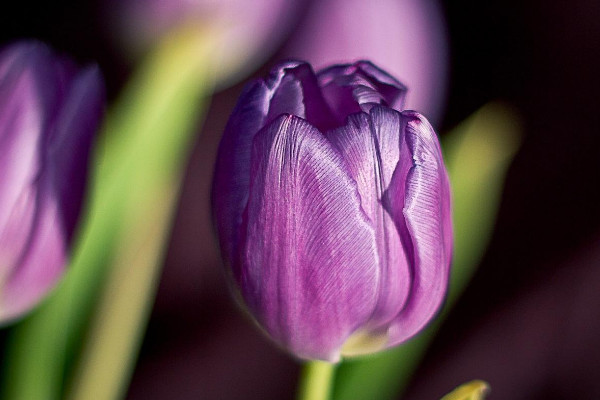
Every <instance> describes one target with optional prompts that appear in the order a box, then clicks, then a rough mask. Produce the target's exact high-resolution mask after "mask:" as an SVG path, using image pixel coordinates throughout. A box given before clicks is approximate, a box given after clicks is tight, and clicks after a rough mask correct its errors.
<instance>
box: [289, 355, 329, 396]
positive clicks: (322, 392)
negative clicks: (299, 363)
mask: <svg viewBox="0 0 600 400" xmlns="http://www.w3.org/2000/svg"><path fill="white" fill-rule="evenodd" d="M336 366H337V364H332V363H328V362H324V361H309V362H307V363H306V364H305V365H304V369H303V370H302V375H301V377H300V387H299V388H298V400H328V399H329V398H331V391H332V389H333V379H334V377H335V368H336Z"/></svg>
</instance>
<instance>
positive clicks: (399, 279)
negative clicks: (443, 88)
mask: <svg viewBox="0 0 600 400" xmlns="http://www.w3.org/2000/svg"><path fill="white" fill-rule="evenodd" d="M400 131H401V117H400V113H398V112H396V111H394V110H391V109H389V108H384V107H381V106H377V107H374V108H373V109H372V110H371V113H370V115H368V114H365V113H359V114H353V115H351V116H350V117H349V118H348V121H347V124H346V126H344V127H342V128H338V129H336V130H333V131H330V132H328V133H327V138H328V139H329V141H330V142H331V143H333V144H334V146H335V147H336V148H337V149H338V150H339V151H340V153H341V154H342V156H343V157H344V159H345V161H346V162H347V164H348V169H349V171H350V176H351V177H352V178H353V179H354V180H355V181H356V183H357V185H358V191H359V193H360V198H361V205H362V208H363V210H364V211H365V213H366V214H367V216H368V217H369V218H370V220H371V223H372V224H373V226H374V227H375V230H376V233H377V248H378V249H380V251H379V263H378V264H379V269H380V274H381V279H380V285H381V286H380V288H379V300H378V303H377V308H376V310H375V312H374V314H373V316H372V317H371V320H370V323H369V326H368V327H367V328H368V329H369V330H378V329H379V328H380V327H382V326H385V325H386V324H387V323H389V322H390V321H391V320H392V319H393V318H394V317H396V315H397V314H398V313H399V312H400V310H401V309H402V307H403V306H404V303H405V301H406V299H407V296H408V294H409V290H410V284H411V271H410V268H409V265H408V260H407V257H406V254H405V251H404V249H403V246H402V240H401V238H400V235H399V233H398V230H397V229H396V225H395V223H394V220H393V219H392V217H391V216H390V214H389V213H388V212H387V211H386V210H385V209H384V207H383V205H382V202H381V200H382V198H383V193H384V191H385V190H386V189H387V188H388V186H389V184H390V182H391V180H392V175H393V173H394V170H395V168H396V165H397V164H398V160H399V156H400V146H399V143H400Z"/></svg>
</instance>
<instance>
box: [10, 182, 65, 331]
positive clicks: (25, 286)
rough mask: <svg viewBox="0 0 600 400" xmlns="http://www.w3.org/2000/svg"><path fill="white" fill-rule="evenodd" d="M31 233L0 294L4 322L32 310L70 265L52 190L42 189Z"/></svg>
mask: <svg viewBox="0 0 600 400" xmlns="http://www.w3.org/2000/svg"><path fill="white" fill-rule="evenodd" d="M37 199H38V201H37V202H38V204H37V205H36V206H37V207H38V208H37V209H36V212H35V216H34V225H33V227H32V230H31V231H30V232H28V233H29V236H28V241H27V251H26V252H25V253H23V254H22V255H21V257H20V259H19V260H18V261H19V262H18V266H17V268H15V269H13V270H12V271H11V272H10V273H9V274H8V276H6V277H5V279H6V281H5V283H4V286H3V287H2V291H1V292H0V321H7V320H11V319H14V318H16V317H18V316H20V315H21V314H23V313H24V312H26V311H28V310H29V309H31V308H32V307H33V306H34V305H35V304H37V303H38V302H39V301H40V299H41V298H42V297H43V296H45V295H46V294H47V293H48V291H49V290H50V289H51V288H52V287H54V285H55V284H56V282H57V281H58V279H59V278H60V277H61V276H62V274H63V272H64V269H65V268H66V263H67V245H68V243H67V241H66V233H65V232H64V230H63V227H62V221H61V220H60V217H59V210H58V207H57V204H56V202H55V200H54V199H53V198H52V195H50V194H49V188H41V189H40V195H39V196H38V197H37Z"/></svg>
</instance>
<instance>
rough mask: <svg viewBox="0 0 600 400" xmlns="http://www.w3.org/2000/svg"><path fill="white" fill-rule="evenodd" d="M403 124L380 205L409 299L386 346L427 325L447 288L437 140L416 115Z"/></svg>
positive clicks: (445, 192)
mask: <svg viewBox="0 0 600 400" xmlns="http://www.w3.org/2000/svg"><path fill="white" fill-rule="evenodd" d="M402 117H403V118H406V120H407V121H406V127H405V137H404V141H403V143H402V150H401V155H400V160H401V161H400V163H399V164H398V167H397V168H396V171H394V176H393V178H392V182H391V185H390V188H389V189H388V191H387V192H386V194H385V198H384V205H385V207H386V208H387V209H388V210H389V212H390V214H391V215H392V216H393V218H394V221H395V222H396V225H397V227H398V230H399V232H400V235H401V236H402V239H403V243H404V246H405V248H406V249H407V252H408V255H409V260H410V263H411V265H412V268H413V270H412V273H413V278H412V285H411V294H410V297H409V300H408V303H407V304H406V306H405V308H404V309H403V310H402V311H401V312H400V314H399V315H398V316H397V317H396V319H395V320H394V321H393V323H392V324H391V326H390V329H389V332H388V333H389V338H390V343H389V345H390V346H393V345H395V344H398V343H401V342H403V341H405V340H407V339H409V338H410V337H412V336H413V335H415V334H416V333H417V332H419V331H420V330H421V329H423V327H424V326H425V325H426V324H427V323H428V322H429V321H430V320H431V319H432V317H433V316H434V315H435V313H437V311H438V310H439V308H440V306H441V304H442V302H443V300H444V298H445V296H446V290H447V286H448V278H449V273H450V259H451V256H452V221H451V212H450V186H449V183H448V176H447V173H446V169H445V167H444V163H443V160H442V153H441V150H440V147H439V143H438V141H437V136H436V134H435V132H434V131H433V128H432V127H431V125H430V124H429V122H427V120H426V119H425V118H424V117H423V116H421V115H419V114H418V113H415V112H412V111H407V112H404V113H402Z"/></svg>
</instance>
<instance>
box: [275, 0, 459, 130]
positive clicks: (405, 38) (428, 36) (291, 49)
mask: <svg viewBox="0 0 600 400" xmlns="http://www.w3.org/2000/svg"><path fill="white" fill-rule="evenodd" d="M446 41H447V39H446V36H445V25H444V19H443V15H442V11H441V9H440V5H439V2H438V1H436V0H434V1H421V0H379V1H363V0H320V1H316V2H314V3H313V6H312V7H311V8H310V10H309V12H308V15H307V16H306V18H305V21H304V23H303V24H302V25H301V26H300V27H299V29H298V31H297V32H296V34H295V35H294V36H293V37H292V39H291V40H290V43H289V44H288V45H287V46H286V48H285V49H284V50H283V56H284V57H292V58H298V59H301V60H306V61H308V62H309V63H311V64H312V65H313V66H314V67H315V68H317V69H320V68H323V67H326V66H329V65H332V64H342V63H347V62H349V61H354V60H371V61H373V62H374V63H375V64H377V65H378V66H380V67H382V68H383V69H385V70H386V71H389V72H390V73H391V74H392V75H393V76H395V77H397V78H398V79H400V81H402V82H403V83H404V84H406V85H407V87H409V88H410V91H409V93H408V96H407V108H409V109H414V110H419V111H421V112H423V113H425V114H426V115H428V116H429V117H430V119H431V120H432V121H439V120H440V117H441V115H442V112H443V103H444V100H445V93H446V70H447V62H448V61H447V58H448V55H447V52H448V51H447V43H446ZM378 79H379V80H380V81H382V82H383V80H382V79H381V78H378ZM390 106H391V105H390ZM399 111H400V110H399Z"/></svg>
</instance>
